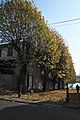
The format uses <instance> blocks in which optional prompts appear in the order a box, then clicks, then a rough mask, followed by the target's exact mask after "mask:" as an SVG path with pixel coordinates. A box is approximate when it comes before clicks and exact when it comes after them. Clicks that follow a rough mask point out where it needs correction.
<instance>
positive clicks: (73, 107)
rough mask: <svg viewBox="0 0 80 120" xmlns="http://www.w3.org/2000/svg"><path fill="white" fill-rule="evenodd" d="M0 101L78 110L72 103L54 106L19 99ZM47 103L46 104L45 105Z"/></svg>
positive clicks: (79, 107)
mask: <svg viewBox="0 0 80 120" xmlns="http://www.w3.org/2000/svg"><path fill="white" fill-rule="evenodd" d="M0 100H3V101H10V102H17V103H25V104H37V105H44V106H50V107H59V108H67V109H74V110H78V109H80V105H79V106H75V105H74V104H73V103H66V104H64V103H63V104H61V105H60V104H55V103H49V101H42V100H39V101H27V100H23V99H21V98H3V97H2V98H0ZM46 102H48V103H46Z"/></svg>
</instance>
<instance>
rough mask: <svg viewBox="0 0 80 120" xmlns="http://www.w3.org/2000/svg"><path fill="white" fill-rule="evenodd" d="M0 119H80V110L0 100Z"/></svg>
mask: <svg viewBox="0 0 80 120" xmlns="http://www.w3.org/2000/svg"><path fill="white" fill-rule="evenodd" d="M0 120H80V110H73V109H67V108H61V107H56V106H51V105H50V106H49V105H44V104H43V105H41V104H40V105H37V104H21V103H15V102H8V101H0Z"/></svg>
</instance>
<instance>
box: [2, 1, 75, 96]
mask: <svg viewBox="0 0 80 120" xmlns="http://www.w3.org/2000/svg"><path fill="white" fill-rule="evenodd" d="M0 39H1V40H2V42H9V43H10V45H11V46H12V47H13V48H14V49H15V50H16V51H17V54H18V56H17V63H18V65H19V76H20V77H19V84H18V85H19V87H18V88H19V89H18V93H19V94H20V83H21V82H22V85H23V88H24V90H23V91H25V77H26V72H27V65H28V64H30V63H32V62H36V63H37V65H39V66H40V67H41V71H44V75H43V78H44V79H43V90H46V80H47V78H48V76H49V74H51V75H52V77H53V86H55V81H56V78H57V80H58V82H60V81H63V82H64V80H65V81H66V80H67V82H68V81H74V80H75V76H76V75H75V70H74V66H73V61H72V58H71V55H70V53H69V50H68V47H67V46H66V44H65V42H64V39H63V38H62V37H61V35H60V34H58V32H56V30H52V29H50V28H49V27H48V25H47V22H45V19H44V17H43V16H42V15H41V12H39V11H38V9H37V7H36V6H35V4H34V3H33V2H30V1H28V0H6V1H4V0H2V2H1V3H0Z"/></svg>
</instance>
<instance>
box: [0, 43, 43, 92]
mask: <svg viewBox="0 0 80 120" xmlns="http://www.w3.org/2000/svg"><path fill="white" fill-rule="evenodd" d="M16 60H17V52H16V51H15V49H13V48H12V47H11V46H10V45H8V44H7V43H6V44H1V45H0V88H6V89H10V90H16V89H17V82H18V77H19V69H18V65H17V62H16ZM25 86H26V89H40V90H41V89H42V80H41V71H40V67H39V66H38V65H37V64H36V63H32V64H31V65H28V67H27V73H26V80H25ZM27 87H28V88H27Z"/></svg>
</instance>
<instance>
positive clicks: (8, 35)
mask: <svg viewBox="0 0 80 120" xmlns="http://www.w3.org/2000/svg"><path fill="white" fill-rule="evenodd" d="M0 6H1V7H0V13H1V14H0V38H1V40H2V41H3V42H8V43H9V44H10V45H11V46H12V47H13V48H14V49H15V50H16V51H17V63H18V66H19V80H18V96H19V97H20V84H22V85H23V92H25V77H26V71H27V64H29V62H30V60H31V54H30V53H29V52H30V51H29V50H30V49H31V48H32V44H33V42H32V36H33V31H34V19H35V16H34V13H35V7H32V4H31V2H29V1H27V0H24V1H23V0H7V1H6V2H3V4H1V3H0ZM33 11H34V12H33ZM35 15H36V14H35Z"/></svg>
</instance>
